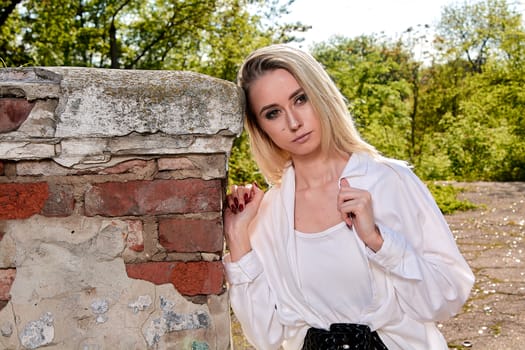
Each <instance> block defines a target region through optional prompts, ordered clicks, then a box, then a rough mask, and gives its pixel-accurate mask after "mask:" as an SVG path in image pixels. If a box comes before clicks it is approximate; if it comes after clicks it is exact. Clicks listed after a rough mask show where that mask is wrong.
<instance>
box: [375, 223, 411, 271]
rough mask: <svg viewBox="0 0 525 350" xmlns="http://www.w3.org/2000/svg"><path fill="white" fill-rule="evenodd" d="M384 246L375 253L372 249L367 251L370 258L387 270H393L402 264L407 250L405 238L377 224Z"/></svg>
mask: <svg viewBox="0 0 525 350" xmlns="http://www.w3.org/2000/svg"><path fill="white" fill-rule="evenodd" d="M377 227H378V228H379V232H381V237H383V245H382V246H381V248H380V249H379V250H378V251H377V252H375V253H374V251H373V250H372V249H370V248H368V249H367V254H368V258H369V259H371V260H373V261H375V262H376V263H377V264H379V265H381V266H383V267H384V268H385V269H387V270H392V269H394V268H395V267H396V266H398V265H399V263H400V262H401V260H402V258H403V255H404V254H405V250H406V241H405V239H404V237H403V236H401V235H400V234H397V233H396V232H394V231H392V230H390V229H388V228H387V227H385V226H382V225H380V224H377Z"/></svg>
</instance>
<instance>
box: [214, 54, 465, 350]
mask: <svg viewBox="0 0 525 350" xmlns="http://www.w3.org/2000/svg"><path fill="white" fill-rule="evenodd" d="M238 83H239V85H240V86H241V87H242V89H243V90H244V92H245V94H246V101H247V106H246V119H245V125H246V128H247V131H248V133H249V137H250V142H251V147H252V151H253V155H254V158H255V160H256V162H257V163H258V165H259V168H260V169H261V171H262V172H263V174H264V175H265V177H266V178H267V179H268V181H269V183H270V184H271V187H270V189H269V190H268V191H267V192H266V193H264V192H263V191H262V190H260V189H259V188H257V186H251V185H247V186H232V188H231V191H230V194H229V195H228V197H227V200H228V207H227V209H226V210H225V217H224V228H225V234H226V239H227V243H228V247H229V251H230V253H229V254H228V255H227V256H226V257H225V259H224V265H225V268H226V272H227V276H228V281H229V284H230V300H231V305H232V308H233V310H234V312H235V314H236V316H237V318H238V319H239V321H240V323H241V325H242V328H243V331H244V333H245V335H246V338H247V339H248V340H249V341H250V342H251V343H252V344H253V345H254V346H255V347H256V348H257V349H263V350H267V349H268V350H269V349H279V348H280V347H283V348H284V349H286V350H288V349H294V350H295V349H316V350H322V349H390V350H394V349H403V350H407V349H425V350H432V349H440V350H446V349H448V347H447V343H446V341H445V339H444V337H443V336H442V334H441V333H440V332H439V330H438V328H437V327H436V325H435V322H436V321H442V320H445V319H447V318H450V317H451V316H453V315H454V314H455V313H456V312H457V311H458V310H459V309H460V308H461V306H462V305H463V304H464V302H465V301H466V299H467V297H468V295H469V292H470V289H471V287H472V285H473V282H474V276H473V274H472V271H471V270H470V268H469V266H468V265H467V263H466V261H465V260H464V258H463V257H462V255H461V254H460V252H459V250H458V248H457V246H456V243H455V241H454V238H453V236H452V234H451V232H450V230H449V228H448V225H447V223H446V222H445V220H444V218H443V216H442V214H441V212H440V210H439V208H438V207H437V205H436V204H435V202H434V200H433V198H432V196H431V195H430V193H429V192H428V190H427V189H426V187H425V186H424V184H423V183H422V182H421V181H420V180H419V179H418V178H417V177H416V176H415V175H414V173H413V172H412V171H411V169H410V168H409V167H408V166H407V165H406V164H405V163H404V162H401V161H397V160H393V159H388V158H386V157H383V156H381V155H380V154H379V153H378V152H377V151H376V150H375V148H374V147H372V146H371V145H369V144H368V143H366V142H365V141H364V140H362V139H361V137H360V136H359V134H358V132H357V131H356V129H355V126H354V124H353V121H352V118H351V116H350V115H349V113H348V110H347V106H346V104H345V101H344V98H343V96H342V95H341V94H340V92H339V91H338V89H337V88H336V86H335V84H334V83H333V81H332V80H331V79H330V78H329V76H328V75H327V73H326V72H325V71H324V69H323V68H322V67H321V65H320V64H319V63H318V62H317V61H316V60H315V59H314V58H313V57H312V56H311V55H310V54H308V53H306V52H304V51H301V50H298V49H295V48H292V47H289V46H286V45H272V46H269V47H265V48H262V49H259V50H256V51H255V52H253V53H252V54H251V55H250V56H249V57H247V59H246V60H245V62H244V63H243V65H242V67H241V69H240V72H239V75H238Z"/></svg>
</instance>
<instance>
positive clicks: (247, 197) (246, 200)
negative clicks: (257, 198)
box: [244, 193, 250, 202]
mask: <svg viewBox="0 0 525 350" xmlns="http://www.w3.org/2000/svg"><path fill="white" fill-rule="evenodd" d="M249 199H250V196H248V193H245V194H244V201H245V202H248V200H249Z"/></svg>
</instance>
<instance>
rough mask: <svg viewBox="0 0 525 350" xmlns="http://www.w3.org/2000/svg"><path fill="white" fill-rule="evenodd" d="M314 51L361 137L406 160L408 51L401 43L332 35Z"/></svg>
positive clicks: (376, 38) (408, 110) (408, 101)
mask: <svg viewBox="0 0 525 350" xmlns="http://www.w3.org/2000/svg"><path fill="white" fill-rule="evenodd" d="M312 53H313V55H314V56H315V57H316V58H317V59H318V60H319V61H320V62H321V63H322V64H323V65H324V67H325V68H326V70H327V71H328V73H329V74H330V75H331V77H332V78H333V79H334V81H335V82H336V84H337V85H338V87H339V89H340V90H341V92H342V93H343V95H344V96H345V97H346V99H347V100H348V102H349V109H350V111H351V113H352V115H353V117H354V120H355V122H356V126H357V128H358V130H359V131H360V133H361V134H362V136H363V137H364V138H365V139H367V140H368V141H369V142H370V143H372V144H373V145H374V146H376V147H377V148H378V149H379V150H380V151H381V152H382V153H384V154H386V155H388V156H391V157H396V158H401V159H409V158H410V154H411V150H410V138H411V135H410V130H411V128H410V123H411V121H410V113H411V104H412V103H413V100H412V97H413V95H412V89H411V83H410V80H411V79H412V71H411V55H410V52H407V51H406V50H405V49H404V47H403V46H402V44H401V43H400V42H390V41H388V40H384V39H382V38H379V37H377V36H361V37H358V38H354V39H349V38H344V37H334V38H332V39H331V41H329V42H328V43H321V44H318V45H316V46H315V47H314V48H313V50H312Z"/></svg>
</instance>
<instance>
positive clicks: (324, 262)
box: [295, 222, 372, 323]
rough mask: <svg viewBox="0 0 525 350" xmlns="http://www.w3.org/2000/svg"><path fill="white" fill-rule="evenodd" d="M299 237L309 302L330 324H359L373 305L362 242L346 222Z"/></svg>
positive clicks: (301, 276) (299, 257)
mask: <svg viewBox="0 0 525 350" xmlns="http://www.w3.org/2000/svg"><path fill="white" fill-rule="evenodd" d="M295 235H296V240H297V265H298V268H299V269H298V271H299V287H300V288H301V291H302V292H303V296H304V299H305V301H306V302H307V303H308V305H310V307H312V308H314V309H316V310H318V311H319V313H320V314H321V315H322V316H323V318H325V319H327V320H328V321H329V322H330V323H349V322H351V323H359V322H360V321H361V317H362V316H361V314H362V313H363V312H364V310H366V307H367V306H369V305H370V304H371V303H372V284H371V280H370V267H369V266H368V259H367V257H366V254H365V253H364V252H363V250H362V249H360V247H359V246H358V245H359V244H363V243H362V241H361V240H360V239H359V238H358V237H357V236H356V235H355V233H354V231H352V230H350V229H349V228H348V226H347V225H346V223H345V222H340V223H339V224H337V225H335V226H332V227H330V228H328V229H327V230H325V231H323V232H318V233H302V232H299V231H297V230H296V231H295ZM320 256H325V257H329V258H328V259H319V258H318V257H320Z"/></svg>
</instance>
